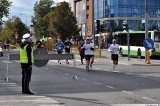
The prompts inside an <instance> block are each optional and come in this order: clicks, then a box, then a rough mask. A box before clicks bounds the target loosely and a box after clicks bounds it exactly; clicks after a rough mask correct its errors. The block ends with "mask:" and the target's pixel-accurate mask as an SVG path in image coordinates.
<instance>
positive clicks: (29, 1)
mask: <svg viewBox="0 0 160 106" xmlns="http://www.w3.org/2000/svg"><path fill="white" fill-rule="evenodd" d="M10 1H11V2H12V4H11V5H12V6H11V7H10V14H9V17H12V16H18V17H19V18H20V19H21V20H22V22H23V23H24V24H26V25H27V26H30V25H31V24H32V23H31V22H30V20H31V16H33V15H34V11H33V7H34V4H35V3H36V2H37V1H39V0H10ZM53 1H54V2H55V3H57V2H63V1H66V2H68V1H69V0H53ZM3 20H4V21H6V20H7V18H4V19H3Z"/></svg>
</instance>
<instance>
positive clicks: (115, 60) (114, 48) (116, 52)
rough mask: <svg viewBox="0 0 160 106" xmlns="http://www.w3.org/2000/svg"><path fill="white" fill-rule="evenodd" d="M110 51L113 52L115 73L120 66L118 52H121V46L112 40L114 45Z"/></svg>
mask: <svg viewBox="0 0 160 106" xmlns="http://www.w3.org/2000/svg"><path fill="white" fill-rule="evenodd" d="M109 50H110V52H111V59H112V61H113V67H112V68H113V72H114V73H115V72H116V66H117V65H118V50H119V45H118V44H116V40H115V39H113V40H112V44H111V45H110V47H109Z"/></svg>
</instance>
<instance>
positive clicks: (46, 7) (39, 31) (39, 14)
mask: <svg viewBox="0 0 160 106" xmlns="http://www.w3.org/2000/svg"><path fill="white" fill-rule="evenodd" d="M53 4H54V2H53V0H40V1H39V2H36V3H35V5H34V17H32V23H33V27H34V30H35V34H36V35H37V37H42V36H47V35H48V34H49V33H48V27H49V20H48V18H47V16H46V15H47V14H48V13H49V12H50V11H52V9H51V6H52V5H53Z"/></svg>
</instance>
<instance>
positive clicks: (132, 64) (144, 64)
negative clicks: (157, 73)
mask: <svg viewBox="0 0 160 106" xmlns="http://www.w3.org/2000/svg"><path fill="white" fill-rule="evenodd" d="M131 65H134V66H160V64H131Z"/></svg>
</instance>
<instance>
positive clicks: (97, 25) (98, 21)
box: [96, 20, 101, 32]
mask: <svg viewBox="0 0 160 106" xmlns="http://www.w3.org/2000/svg"><path fill="white" fill-rule="evenodd" d="M100 27H101V26H100V20H96V31H97V32H100V30H101V28H100Z"/></svg>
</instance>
